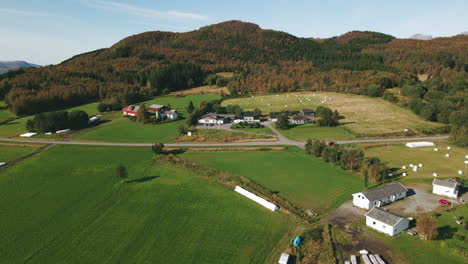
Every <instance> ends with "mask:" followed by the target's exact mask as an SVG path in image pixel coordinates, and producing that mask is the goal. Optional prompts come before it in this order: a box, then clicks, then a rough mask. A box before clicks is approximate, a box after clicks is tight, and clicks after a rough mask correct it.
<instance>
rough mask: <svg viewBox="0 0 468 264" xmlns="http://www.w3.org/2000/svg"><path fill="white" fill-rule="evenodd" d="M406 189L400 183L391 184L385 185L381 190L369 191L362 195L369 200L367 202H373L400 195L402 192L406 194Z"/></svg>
mask: <svg viewBox="0 0 468 264" xmlns="http://www.w3.org/2000/svg"><path fill="white" fill-rule="evenodd" d="M407 191H408V189H406V187H405V186H403V185H402V184H401V183H399V182H397V183H392V184H389V185H386V186H384V187H381V188H376V189H370V190H368V191H365V192H363V193H362V194H363V195H364V196H365V197H366V198H367V199H369V201H374V200H378V199H380V198H384V197H388V196H392V195H394V194H397V193H402V192H407Z"/></svg>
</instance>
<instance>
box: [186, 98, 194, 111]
mask: <svg viewBox="0 0 468 264" xmlns="http://www.w3.org/2000/svg"><path fill="white" fill-rule="evenodd" d="M193 110H195V106H193V102H192V101H190V102H189V104H188V106H187V113H189V114H191V113H192V112H193Z"/></svg>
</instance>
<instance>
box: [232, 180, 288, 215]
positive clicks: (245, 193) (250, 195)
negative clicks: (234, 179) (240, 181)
mask: <svg viewBox="0 0 468 264" xmlns="http://www.w3.org/2000/svg"><path fill="white" fill-rule="evenodd" d="M234 191H236V192H237V193H240V194H242V195H243V196H245V197H247V198H249V199H251V200H252V201H254V202H257V203H259V204H261V205H263V206H264V207H266V208H268V209H270V210H271V211H273V212H274V211H277V210H279V206H277V205H276V204H273V203H271V202H269V201H267V200H265V199H263V198H262V197H259V196H257V195H255V194H253V193H251V192H249V191H247V190H245V189H244V188H242V187H240V186H236V188H235V189H234Z"/></svg>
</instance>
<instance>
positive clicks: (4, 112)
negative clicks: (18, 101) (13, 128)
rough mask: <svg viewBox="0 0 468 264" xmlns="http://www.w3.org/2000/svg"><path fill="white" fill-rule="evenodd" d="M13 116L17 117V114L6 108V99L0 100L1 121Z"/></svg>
mask: <svg viewBox="0 0 468 264" xmlns="http://www.w3.org/2000/svg"><path fill="white" fill-rule="evenodd" d="M12 117H15V115H14V114H13V113H12V112H10V111H9V110H8V109H7V108H6V104H5V102H4V101H0V122H3V121H5V120H7V119H8V118H12Z"/></svg>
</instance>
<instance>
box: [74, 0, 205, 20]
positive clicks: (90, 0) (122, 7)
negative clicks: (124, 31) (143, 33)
mask: <svg viewBox="0 0 468 264" xmlns="http://www.w3.org/2000/svg"><path fill="white" fill-rule="evenodd" d="M82 2H83V3H85V4H87V5H89V6H91V7H94V8H99V9H105V10H111V11H120V12H125V13H128V14H131V15H136V16H143V17H158V18H165V19H191V20H202V21H206V20H209V19H210V18H209V17H208V16H205V15H201V14H196V13H186V12H180V11H160V10H156V9H151V8H146V7H139V6H134V5H129V4H125V3H119V2H112V1H102V0H84V1H82Z"/></svg>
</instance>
